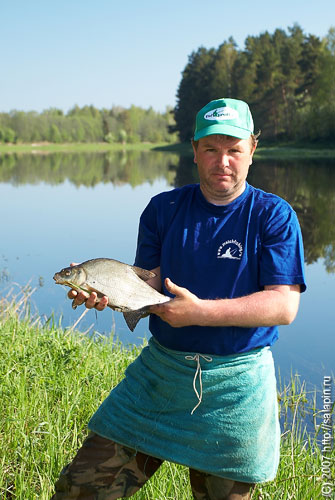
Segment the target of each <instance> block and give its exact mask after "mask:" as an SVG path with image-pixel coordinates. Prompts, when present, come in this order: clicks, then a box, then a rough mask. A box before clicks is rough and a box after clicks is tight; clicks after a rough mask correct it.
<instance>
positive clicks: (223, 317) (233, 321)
mask: <svg viewBox="0 0 335 500" xmlns="http://www.w3.org/2000/svg"><path fill="white" fill-rule="evenodd" d="M299 297H300V292H299V289H296V290H287V293H286V291H283V290H278V289H276V288H274V289H271V290H269V289H267V290H264V291H261V292H256V293H253V294H251V295H248V296H246V297H239V298H236V299H219V300H204V301H202V305H201V306H200V311H199V313H200V314H199V323H200V324H201V325H204V326H205V325H206V326H240V327H249V328H250V327H257V326H272V325H287V324H290V323H291V322H292V321H293V320H294V318H295V316H296V313H297V310H298V305H299Z"/></svg>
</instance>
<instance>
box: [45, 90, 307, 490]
mask: <svg viewBox="0 0 335 500" xmlns="http://www.w3.org/2000/svg"><path fill="white" fill-rule="evenodd" d="M192 144H193V150H194V161H195V163H196V164H197V166H198V170H199V177H200V184H199V185H191V186H184V187H182V188H180V189H175V190H172V191H169V192H166V193H161V194H160V195H158V196H156V197H154V198H153V199H152V200H151V201H150V203H149V205H148V206H147V208H146V209H145V210H144V212H143V214H142V216H141V220H140V227H139V236H138V246H137V254H136V261H135V264H136V265H138V266H140V267H144V268H146V269H152V270H153V271H155V273H156V278H154V279H153V280H152V282H151V285H152V286H154V287H156V288H158V289H161V288H163V292H164V293H165V294H167V295H170V296H171V297H174V299H173V300H171V301H170V302H167V303H164V304H161V305H156V306H152V307H151V313H152V314H151V317H150V331H151V333H152V335H153V337H152V338H151V339H150V341H149V346H148V347H146V348H145V349H143V351H142V353H141V355H140V356H139V358H137V360H135V362H134V363H132V364H131V365H130V367H128V369H127V370H126V374H125V378H124V380H123V381H122V382H121V383H120V384H119V385H118V386H117V387H116V388H115V389H114V390H113V391H112V392H111V394H110V395H109V397H108V398H107V399H106V400H105V401H104V402H103V404H102V405H101V406H100V408H99V409H98V410H97V412H96V413H95V415H93V417H92V419H91V420H90V422H89V429H90V430H91V431H92V433H91V434H90V435H89V437H88V438H87V440H86V441H85V442H84V444H83V446H82V448H81V449H80V450H79V452H78V454H77V456H76V457H75V459H74V461H73V462H72V464H70V465H69V466H68V467H66V468H65V469H64V471H63V472H62V474H61V477H60V479H59V480H58V482H57V484H56V491H57V493H56V495H55V496H54V497H53V498H54V499H55V500H60V499H70V498H75V499H84V498H85V499H87V500H88V499H108V500H113V499H116V498H122V497H126V496H127V497H129V496H131V495H133V494H134V493H135V492H136V491H137V490H138V489H139V488H140V487H141V486H142V485H143V484H144V483H145V481H146V480H147V479H148V478H149V477H150V476H151V475H152V474H153V473H154V472H155V471H156V470H157V468H158V467H159V465H160V464H161V463H162V461H163V460H170V461H174V462H177V463H181V464H184V465H186V466H188V467H189V468H190V481H191V486H192V492H193V495H194V498H195V499H198V500H200V499H201V500H205V499H211V500H219V499H220V500H222V499H228V500H233V499H234V500H237V499H247V498H250V490H251V489H252V487H253V485H254V484H255V483H258V482H264V481H268V480H271V479H273V478H274V477H275V475H276V470H277V467H278V461H279V439H280V430H279V423H278V412H277V399H276V381H275V376H274V367H273V359H272V355H271V351H270V348H269V347H270V346H271V345H272V344H273V343H274V342H275V341H276V340H277V337H278V333H277V325H282V324H289V323H291V322H292V321H293V319H294V317H295V315H296V313H297V310H298V306H299V297H300V292H301V291H304V289H305V281H304V273H303V249H302V241H301V233H300V228H299V224H298V221H297V218H296V215H295V213H294V211H293V210H292V208H291V207H290V206H289V205H288V204H287V203H286V202H285V201H284V200H282V199H280V198H278V197H277V196H275V195H272V194H269V193H265V192H263V191H261V190H258V189H255V188H253V187H252V186H250V185H249V184H248V183H247V182H246V177H247V174H248V170H249V167H250V165H251V163H252V157H253V154H254V151H255V149H256V145H257V140H256V138H255V136H254V135H253V121H252V117H251V113H250V110H249V107H248V105H247V104H246V103H244V102H243V101H239V100H235V99H218V100H215V101H211V102H210V103H209V104H208V105H207V106H205V107H204V108H203V109H202V110H200V111H199V113H198V114H197V119H196V130H195V135H194V138H193V141H192ZM69 296H70V297H71V298H73V297H74V298H75V302H76V304H78V305H79V304H82V303H83V302H86V307H89V308H91V307H96V309H98V310H103V309H104V308H105V307H106V304H107V299H106V298H103V299H101V301H100V302H97V297H96V294H91V295H90V297H87V296H85V294H79V295H76V294H75V292H73V291H71V292H69Z"/></svg>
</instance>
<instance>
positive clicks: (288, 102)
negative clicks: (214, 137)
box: [174, 24, 335, 143]
mask: <svg viewBox="0 0 335 500" xmlns="http://www.w3.org/2000/svg"><path fill="white" fill-rule="evenodd" d="M220 97H232V98H237V99H242V100H244V101H246V102H248V104H249V106H250V108H251V111H252V114H253V117H254V121H255V129H256V131H258V130H260V131H261V134H262V135H261V138H262V139H266V140H267V141H276V142H278V141H294V142H307V141H313V142H316V141H318V142H328V143H329V142H331V141H332V140H334V139H335V28H334V27H331V28H330V29H329V31H328V34H327V36H326V37H325V38H324V39H320V38H318V37H317V36H315V35H311V34H308V35H306V34H305V33H304V32H303V30H302V29H301V27H300V26H299V25H297V24H295V25H294V26H292V27H289V28H288V30H287V31H284V30H282V29H276V30H275V32H274V33H273V34H270V33H268V32H267V31H265V32H264V33H262V34H260V35H259V36H249V37H247V39H246V40H245V47H244V49H243V50H239V49H238V48H237V46H236V43H235V41H234V39H233V38H229V39H228V41H225V42H223V43H222V44H221V45H220V46H219V47H218V48H217V49H214V48H211V49H206V48H204V47H200V48H199V49H198V50H197V51H195V52H193V53H192V54H191V55H190V56H189V60H188V63H187V65H186V67H185V69H184V71H183V73H182V79H181V82H180V85H179V88H178V92H177V104H176V107H175V110H174V117H175V120H176V126H175V130H177V131H178V132H179V136H180V139H181V141H186V140H189V139H190V137H192V135H193V126H194V120H195V114H196V111H198V110H199V109H201V107H202V106H204V105H205V104H206V103H207V102H209V101H210V100H212V99H217V98H220Z"/></svg>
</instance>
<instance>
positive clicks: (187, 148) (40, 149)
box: [0, 142, 335, 160]
mask: <svg viewBox="0 0 335 500" xmlns="http://www.w3.org/2000/svg"><path fill="white" fill-rule="evenodd" d="M108 151H164V152H169V153H177V154H180V155H187V156H188V155H191V154H192V147H191V144H190V143H174V144H170V143H158V144H153V143H149V142H141V143H133V144H120V143H107V142H98V143H86V142H81V143H75V142H69V143H60V144H58V143H46V142H41V143H33V144H23V143H20V144H0V154H11V153H32V154H48V153H57V152H60V153H93V152H97V153H99V152H100V153H105V152H108ZM255 158H256V159H257V158H259V159H288V160H289V159H295V160H296V159H302V160H303V159H328V160H335V148H334V147H332V145H331V144H325V145H323V144H278V145H264V146H262V145H260V146H259V147H258V148H257V150H256V153H255Z"/></svg>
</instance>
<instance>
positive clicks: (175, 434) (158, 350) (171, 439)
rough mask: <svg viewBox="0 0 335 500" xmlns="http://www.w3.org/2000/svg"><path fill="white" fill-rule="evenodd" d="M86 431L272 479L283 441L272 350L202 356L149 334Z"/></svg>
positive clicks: (192, 463)
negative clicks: (168, 345) (169, 346)
mask: <svg viewBox="0 0 335 500" xmlns="http://www.w3.org/2000/svg"><path fill="white" fill-rule="evenodd" d="M89 429H90V430H92V431H93V432H96V433H97V434H99V435H101V436H104V437H106V438H109V439H112V440H114V441H116V442H118V443H121V444H124V445H126V446H129V447H130V448H134V449H136V450H138V451H141V452H143V453H147V454H149V455H152V456H155V457H158V458H161V459H163V460H169V461H171V462H176V463H180V464H183V465H186V466H188V467H192V468H194V469H197V470H200V471H204V472H207V473H209V474H213V475H216V476H221V477H225V478H228V479H233V480H237V481H245V482H264V481H268V480H271V479H273V478H274V477H275V475H276V471H277V467H278V461H279V441H280V428H279V422H278V407H277V393H276V380H275V374H274V364H273V358H272V354H271V351H270V349H269V348H263V349H257V350H253V351H250V352H248V353H243V354H238V355H231V356H214V355H210V354H209V355H198V354H197V353H187V352H179V351H172V350H170V349H166V348H165V347H163V346H161V345H160V344H158V343H157V342H156V341H155V340H154V339H150V341H149V345H148V346H147V347H145V348H144V349H143V350H142V352H141V354H140V356H139V357H138V358H137V359H136V360H135V361H134V362H133V363H132V364H131V365H130V366H129V367H128V368H127V370H126V372H125V378H124V379H123V380H122V382H121V383H120V384H119V385H118V386H117V387H116V388H115V389H113V390H112V392H111V393H110V395H109V396H108V397H107V398H106V399H105V401H104V402H103V403H102V405H101V406H100V407H99V409H98V410H97V412H96V413H95V414H94V415H93V417H92V418H91V420H90V422H89Z"/></svg>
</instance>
